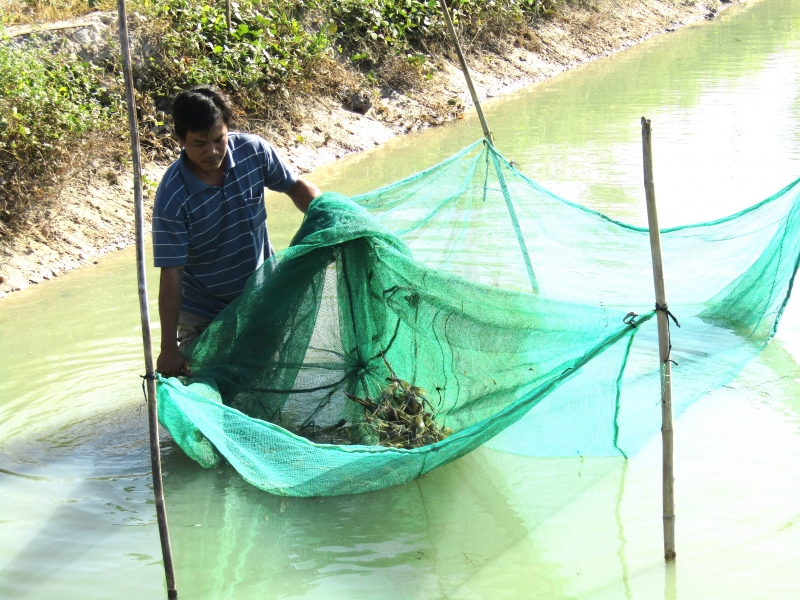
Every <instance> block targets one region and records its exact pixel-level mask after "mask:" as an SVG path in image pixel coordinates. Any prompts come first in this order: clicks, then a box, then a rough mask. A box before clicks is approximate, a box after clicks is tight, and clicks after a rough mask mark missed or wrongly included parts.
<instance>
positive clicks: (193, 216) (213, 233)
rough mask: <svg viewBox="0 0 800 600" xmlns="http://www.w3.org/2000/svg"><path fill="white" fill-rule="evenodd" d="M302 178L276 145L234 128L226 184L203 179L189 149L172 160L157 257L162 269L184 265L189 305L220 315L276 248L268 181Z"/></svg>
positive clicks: (159, 209) (158, 207)
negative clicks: (268, 205) (271, 234)
mask: <svg viewBox="0 0 800 600" xmlns="http://www.w3.org/2000/svg"><path fill="white" fill-rule="evenodd" d="M295 181H297V178H296V177H295V175H294V174H293V173H292V172H291V171H290V170H289V168H288V167H287V166H286V165H285V164H284V163H283V162H282V161H281V159H280V158H279V157H278V155H277V153H276V152H275V149H274V148H273V147H272V146H270V145H269V144H268V143H267V142H266V141H264V140H263V139H261V138H260V137H258V136H256V135H251V134H246V133H229V134H228V150H227V152H226V153H225V162H224V169H223V183H222V186H209V185H207V184H205V183H203V182H201V181H200V180H199V179H198V178H197V177H196V176H195V175H194V174H193V173H192V172H191V170H190V169H189V165H188V163H187V160H186V157H185V154H184V153H183V152H182V153H181V157H180V158H179V159H178V160H176V161H175V162H174V163H172V164H171V165H170V166H169V168H168V169H167V171H166V173H165V174H164V178H163V179H162V180H161V184H160V185H159V186H158V191H157V192H156V201H155V206H154V207H153V257H154V262H155V266H156V267H181V266H182V267H184V270H183V303H182V306H181V308H182V310H184V311H186V312H189V313H192V314H195V315H199V316H202V317H206V318H209V319H213V318H214V317H215V316H216V315H217V314H218V313H219V312H220V311H221V310H222V309H223V308H225V306H227V305H228V304H229V303H230V302H231V301H232V300H233V299H234V298H236V297H237V296H238V295H239V294H241V293H242V290H243V289H244V285H245V283H246V282H247V279H248V278H249V277H250V275H252V274H253V272H254V271H255V270H256V269H257V268H258V267H259V266H260V265H261V263H262V262H263V261H264V258H265V256H267V257H268V256H270V255H271V254H272V253H273V250H272V246H270V243H269V233H268V232H267V212H266V209H265V208H264V187H265V186H266V187H268V188H269V189H271V190H274V191H276V192H285V191H287V190H288V189H289V188H290V187H292V185H294V183H295Z"/></svg>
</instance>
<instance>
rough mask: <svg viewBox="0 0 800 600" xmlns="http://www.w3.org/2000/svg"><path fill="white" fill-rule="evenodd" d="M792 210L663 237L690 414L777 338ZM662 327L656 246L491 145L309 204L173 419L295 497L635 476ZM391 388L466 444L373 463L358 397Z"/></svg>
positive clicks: (223, 328) (375, 449)
mask: <svg viewBox="0 0 800 600" xmlns="http://www.w3.org/2000/svg"><path fill="white" fill-rule="evenodd" d="M798 192H800V186H798V182H795V183H793V184H792V185H790V186H788V187H787V188H786V189H784V190H782V191H781V192H780V193H778V194H776V195H775V196H773V197H771V198H768V199H767V200H765V201H763V202H761V203H760V204H758V205H756V206H754V207H752V208H750V209H748V210H746V211H743V212H742V213H739V214H736V215H734V216H731V217H729V218H726V219H721V220H718V221H714V222H710V223H702V224H698V225H691V226H687V227H680V228H674V229H667V230H663V231H662V245H663V254H664V264H665V274H666V281H667V294H668V298H669V300H670V310H671V311H672V312H673V313H674V314H675V315H676V316H677V318H678V319H679V320H680V324H681V327H680V328H677V327H675V326H674V325H673V327H672V338H671V341H672V353H671V359H672V360H673V361H674V362H675V363H677V365H676V366H675V367H674V371H673V373H674V375H673V376H674V381H673V401H674V402H675V410H676V412H677V413H680V412H681V411H682V410H684V409H685V408H686V406H688V405H689V404H690V403H691V402H693V401H694V400H696V399H697V398H699V397H700V396H702V395H703V394H704V393H706V392H708V391H710V390H713V389H715V388H717V387H719V386H721V385H724V384H725V383H726V382H728V381H730V380H731V379H732V378H733V377H734V376H735V375H736V374H737V373H738V372H739V370H740V369H741V368H742V367H743V366H744V365H745V364H746V363H747V361H748V360H750V359H751V358H752V357H753V356H754V355H755V354H756V353H757V352H758V351H759V350H760V349H761V348H763V346H764V345H765V344H766V343H767V342H768V341H769V339H770V338H771V337H772V335H774V332H775V328H776V327H777V324H778V320H779V318H780V315H781V312H782V311H783V308H784V307H785V305H786V302H787V301H788V297H789V293H790V291H791V287H792V282H793V279H794V276H795V273H796V271H797V266H798V257H800V230H799V229H798V220H800V214H799V213H798V211H800V208H798V204H799V202H798V196H799V194H798ZM653 305H654V302H653V281H652V270H651V259H650V249H649V238H648V232H647V230H646V229H642V228H638V227H632V226H630V225H626V224H623V223H619V222H617V221H614V220H612V219H609V218H608V217H605V216H603V215H601V214H599V213H596V212H593V211H591V210H588V209H586V208H583V207H581V206H578V205H575V204H572V203H570V202H568V201H565V200H563V199H561V198H559V197H557V196H555V195H553V194H552V193H550V192H548V191H547V190H545V189H543V188H542V187H540V186H538V185H537V184H536V183H535V182H533V181H531V180H529V179H528V178H526V177H525V176H524V175H522V174H521V173H520V172H519V171H517V170H516V169H515V168H514V167H512V166H511V164H509V163H508V162H507V161H506V160H505V159H504V158H503V157H502V156H501V155H500V154H498V153H497V152H496V150H495V149H494V148H492V147H491V146H489V145H488V144H486V143H484V142H478V143H475V144H473V145H471V146H469V147H467V148H465V149H464V150H462V151H461V152H460V153H458V154H457V155H455V156H453V157H451V158H450V159H448V160H446V161H445V162H443V163H441V164H439V165H437V166H435V167H432V168H431V169H428V170H426V171H424V172H422V173H418V174H417V175H415V176H413V177H410V178H407V179H404V180H402V181H399V182H397V183H395V184H392V185H390V186H387V187H384V188H381V189H378V190H376V191H374V192H371V193H369V194H364V195H361V196H357V197H353V198H346V197H344V196H341V195H338V194H333V193H327V194H324V195H323V196H321V197H319V198H317V199H315V200H314V202H313V203H312V204H311V206H310V208H309V210H308V212H307V214H306V216H305V219H304V221H303V224H302V226H301V228H300V230H299V231H298V232H297V234H296V236H295V238H294V239H293V241H292V244H291V246H290V247H289V248H288V249H286V250H285V251H283V252H281V253H279V254H277V255H276V256H274V257H272V258H271V259H270V260H268V261H267V262H266V263H265V264H264V265H263V266H262V267H261V268H260V269H259V270H258V271H257V272H256V273H255V274H254V275H253V276H252V277H251V279H250V281H249V282H248V284H247V287H246V289H245V291H244V293H243V294H242V295H241V297H240V298H239V299H237V300H236V301H235V302H233V303H232V304H231V305H230V306H228V307H227V308H226V309H225V310H224V311H223V312H222V313H221V314H220V315H219V316H218V317H217V318H216V319H215V320H214V321H213V322H212V324H211V326H210V327H209V328H208V330H207V331H206V332H204V334H203V335H202V336H201V337H200V338H199V339H198V341H197V342H196V344H195V345H194V347H193V348H192V349H191V352H190V356H189V360H190V362H191V365H192V370H193V373H194V376H193V378H192V379H191V380H178V379H174V378H172V379H162V380H161V381H160V384H159V390H158V398H159V417H160V420H161V423H162V424H163V425H164V426H165V427H166V428H167V429H168V430H169V431H170V433H171V434H172V436H173V438H174V439H175V441H176V442H177V443H178V444H179V445H180V446H181V448H183V450H184V451H185V452H186V453H187V454H188V455H189V456H191V457H192V458H193V459H195V460H197V461H198V462H199V463H200V464H201V465H203V466H205V467H211V466H214V465H217V464H218V463H219V462H220V460H221V459H222V458H223V457H224V459H225V460H227V461H228V462H229V463H230V464H231V465H232V466H233V467H234V468H235V469H236V470H237V471H238V472H239V473H240V474H241V475H242V477H244V478H245V479H246V480H247V481H249V482H250V483H252V484H253V485H255V486H257V487H259V488H261V489H264V490H267V491H269V492H272V493H275V494H283V495H294V496H322V495H334V494H348V493H357V492H364V491H369V490H375V489H380V488H383V487H387V486H390V485H395V484H399V483H403V482H405V481H408V480H410V479H413V478H415V477H418V476H419V475H422V474H424V473H426V472H428V471H430V470H431V469H434V468H436V467H437V466H439V465H442V464H445V463H447V462H449V461H452V460H454V459H456V458H458V457H460V456H462V455H464V454H466V453H467V452H470V451H471V450H473V449H474V448H476V447H477V446H479V445H481V444H484V443H488V444H489V445H490V446H492V447H494V448H497V449H501V450H505V451H508V452H513V453H517V454H523V455H531V456H576V455H599V456H605V455H623V456H627V455H629V454H631V453H633V452H636V451H637V450H638V449H639V448H641V446H642V445H643V444H644V443H645V442H646V441H647V440H648V439H649V438H651V437H652V435H653V434H654V433H655V432H657V431H658V429H659V427H660V415H661V409H660V386H661V383H660V381H661V370H660V364H659V358H658V344H657V335H656V327H655V319H652V317H653V315H654V312H653V308H654V306H653ZM631 312H634V313H639V314H638V315H637V316H636V317H634V318H631V315H629V313H631ZM394 376H396V378H397V379H400V380H404V381H405V382H407V383H406V384H405V385H408V386H410V385H413V386H416V387H419V388H424V390H425V392H424V398H425V399H426V400H425V403H426V406H428V409H429V414H430V416H431V417H432V419H433V420H434V421H435V423H436V424H437V425H438V426H439V427H440V428H441V429H442V430H446V431H448V432H449V431H450V430H452V433H451V434H449V435H448V436H447V437H444V439H438V440H427V442H428V443H425V444H424V445H419V446H418V447H412V448H406V447H386V446H380V445H377V444H378V441H379V440H378V435H377V432H376V428H377V426H376V423H375V422H371V421H370V419H369V412H370V411H369V410H367V409H365V408H364V407H363V406H362V405H360V404H358V403H356V402H354V401H353V400H352V399H350V398H348V394H349V395H353V396H356V397H359V398H362V399H363V398H371V399H376V398H380V397H381V394H382V391H383V390H385V389H386V387H387V378H392V377H394ZM401 385H402V384H401ZM343 431H347V432H349V434H348V435H349V438H348V439H347V440H345V439H339V438H336V437H335V436H333V437H328V438H326V435H328V436H332V435H333V434H331V432H343ZM326 440H327V441H331V440H335V441H337V443H324V442H325V441H326Z"/></svg>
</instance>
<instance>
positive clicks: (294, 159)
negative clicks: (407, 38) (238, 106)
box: [0, 0, 731, 298]
mask: <svg viewBox="0 0 800 600" xmlns="http://www.w3.org/2000/svg"><path fill="white" fill-rule="evenodd" d="M729 4H731V3H730V2H725V3H720V2H718V0H702V1H699V2H695V3H689V2H686V1H681V0H648V1H645V0H598V1H596V2H590V3H579V4H560V5H559V6H558V8H557V10H556V11H555V13H554V14H552V15H550V17H549V18H547V19H543V20H540V21H537V22H536V23H535V24H533V25H532V26H530V27H526V28H523V29H520V28H517V29H516V30H509V32H507V33H506V34H504V35H502V36H499V37H498V38H497V39H496V40H494V41H493V43H491V44H488V45H487V44H485V43H484V45H482V46H481V47H477V46H471V45H470V44H469V43H467V44H466V46H467V47H466V49H467V55H468V63H469V66H470V69H471V72H472V75H473V79H474V82H475V84H476V88H477V91H478V95H479V97H480V98H481V99H488V98H492V97H496V96H499V95H503V94H508V93H511V92H513V91H515V90H518V89H521V88H523V87H525V86H528V85H530V84H532V83H534V82H536V81H539V80H542V79H545V78H548V77H552V76H555V75H557V74H558V73H560V72H563V71H565V70H567V69H571V68H574V67H577V66H579V65H581V64H584V63H586V62H588V61H591V60H594V59H596V58H599V57H603V56H607V55H609V54H612V53H614V52H617V51H620V50H624V49H625V48H628V47H630V46H632V45H635V44H637V43H639V42H641V41H643V40H645V39H648V38H649V37H652V36H654V35H659V34H666V33H668V32H671V31H674V30H676V29H678V28H680V27H682V26H685V25H688V24H691V23H696V22H700V21H703V20H710V19H713V18H714V16H715V15H716V14H717V12H718V11H719V10H720V9H722V8H724V7H725V6H727V5H729ZM115 27H116V24H115V15H114V14H113V13H102V12H99V13H93V14H90V15H86V16H84V17H81V18H79V19H76V20H73V21H69V22H62V23H55V24H49V25H39V26H33V27H31V26H30V25H20V26H17V27H16V28H14V27H8V28H7V34H9V35H11V36H14V37H16V38H19V39H20V40H23V41H24V40H25V39H27V38H28V37H30V34H31V32H32V31H35V30H37V29H38V30H39V31H43V30H44V29H50V30H51V34H52V35H58V36H59V37H60V38H62V39H63V40H64V42H63V43H68V44H71V45H72V46H73V47H74V49H75V52H76V54H78V55H80V56H83V57H85V58H86V59H87V60H88V59H91V58H92V56H95V55H102V54H103V53H108V52H111V51H113V48H110V47H109V45H108V43H107V42H104V40H108V39H113V36H114V35H116V33H115ZM26 28H27V29H26ZM141 48H142V46H140V49H141ZM143 51H146V48H144V50H143ZM406 66H407V63H403V64H402V65H400V66H398V73H396V74H394V77H392V76H388V77H385V78H384V80H383V81H382V82H381V84H380V85H378V84H377V83H375V82H374V81H373V80H371V74H370V73H368V72H367V73H365V72H364V70H363V69H359V68H358V65H356V64H350V63H342V62H341V61H340V62H338V63H337V62H336V61H332V60H330V61H320V62H319V63H317V66H316V71H315V72H314V73H312V74H311V75H310V77H309V80H308V81H309V83H308V84H307V85H305V86H303V85H295V86H292V87H291V88H290V89H288V90H281V93H283V94H284V100H285V103H286V104H285V105H286V106H288V107H289V112H288V113H286V112H284V113H283V117H282V118H276V119H271V120H259V119H247V118H246V116H244V117H241V118H240V119H239V123H238V125H240V128H245V129H249V130H252V131H255V132H257V133H259V134H260V135H262V136H263V137H265V138H266V139H267V140H269V141H270V142H271V143H272V144H273V145H274V146H275V147H276V148H278V149H279V151H280V152H281V154H282V155H283V156H284V157H285V158H286V159H287V160H288V161H289V162H290V164H292V165H293V167H294V168H295V169H296V170H297V171H298V172H300V173H306V172H308V171H311V170H313V169H314V168H316V167H318V166H321V165H324V164H326V163H329V162H332V161H335V160H337V159H338V158H341V157H343V156H345V155H347V154H350V153H353V152H358V151H360V150H364V149H367V148H372V147H375V146H377V145H380V144H382V143H384V142H385V141H387V140H388V139H390V138H392V137H394V136H397V135H403V134H405V133H408V132H411V131H419V130H421V129H425V128H427V127H431V126H437V125H441V124H443V123H446V122H448V121H450V120H454V119H458V118H463V115H464V113H465V111H469V110H471V109H472V101H471V99H470V95H469V92H468V90H467V87H466V84H465V82H464V78H463V75H462V73H461V70H460V68H459V67H458V63H457V60H456V56H455V53H454V52H450V51H448V50H443V51H441V52H438V53H436V52H431V53H430V55H429V57H428V60H427V62H426V68H425V72H424V77H419V79H418V80H416V81H409V80H408V73H407V71H404V70H403V69H404V68H405V67H406ZM390 75H391V74H390ZM387 81H388V82H394V83H395V85H394V86H391V85H388V86H387V84H386V82H387ZM326 86H327V87H326ZM322 88H325V89H322ZM287 115H289V116H288V117H287ZM156 138H158V139H159V140H160V143H159V144H158V145H157V146H156V145H152V148H153V151H151V152H149V153H147V155H148V156H149V159H150V160H148V162H147V164H146V165H145V168H144V172H145V180H144V192H145V198H146V203H147V205H146V214H148V215H149V211H150V209H151V208H152V200H153V197H154V194H155V188H156V185H157V182H158V181H159V179H160V177H161V174H162V173H163V171H164V169H166V167H167V165H168V164H169V163H170V162H171V160H174V159H175V157H177V155H178V151H179V148H178V145H177V143H176V142H174V141H172V140H171V139H170V136H169V128H168V124H167V125H165V124H163V123H162V122H160V121H159V122H153V123H151V124H150V125H149V126H147V124H145V127H144V130H143V140H144V143H145V144H150V141H149V140H155V139H156ZM128 156H129V149H128V150H127V152H126V151H125V145H124V140H119V139H117V140H114V141H113V143H110V142H109V140H108V138H107V137H104V136H103V135H98V136H97V137H96V139H94V140H93V138H92V136H89V138H88V140H87V141H86V142H85V143H83V144H82V146H81V147H80V148H76V149H75V150H74V154H73V156H72V157H71V160H72V163H70V166H69V168H68V169H67V170H66V171H65V173H64V174H63V175H62V176H61V177H60V178H59V179H58V181H55V180H54V181H53V182H48V181H42V182H41V186H42V187H44V188H45V189H46V190H47V193H48V194H49V202H48V206H47V210H46V211H45V212H44V213H43V214H42V216H41V218H40V219H39V222H38V223H37V225H36V226H34V227H29V228H27V229H26V230H24V231H22V232H20V233H18V234H16V235H13V236H5V237H3V238H2V241H1V243H2V253H0V298H2V297H3V296H5V295H6V294H8V293H10V292H12V291H17V290H21V289H24V288H26V287H28V286H30V285H34V284H40V283H42V282H44V281H46V280H49V279H52V278H54V277H58V276H61V275H62V274H63V273H65V272H67V271H69V270H71V269H74V268H77V267H79V266H81V265H84V264H87V263H92V262H96V260H97V258H98V257H99V256H100V255H102V254H104V253H106V252H109V251H112V250H116V249H121V248H124V247H126V246H127V245H130V244H132V243H133V241H134V225H133V192H132V186H133V182H132V172H131V165H130V160H129V158H128ZM6 167H8V165H6ZM148 221H149V219H148Z"/></svg>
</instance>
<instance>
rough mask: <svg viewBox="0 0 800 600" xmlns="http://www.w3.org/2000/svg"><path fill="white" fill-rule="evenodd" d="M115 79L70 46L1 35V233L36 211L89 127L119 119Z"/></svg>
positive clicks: (94, 128)
mask: <svg viewBox="0 0 800 600" xmlns="http://www.w3.org/2000/svg"><path fill="white" fill-rule="evenodd" d="M122 109H123V106H122V98H121V97H120V95H119V83H118V81H117V80H116V79H114V78H113V77H112V78H109V76H108V75H107V74H106V73H105V71H104V70H103V69H102V68H100V67H98V66H95V65H93V64H91V63H88V62H85V61H82V60H81V59H79V58H78V57H77V56H75V55H74V54H70V53H67V52H57V53H52V52H50V51H49V50H48V49H47V48H45V47H43V46H36V45H34V44H30V45H27V46H26V47H25V49H24V51H23V50H22V49H20V48H18V47H15V46H13V45H11V44H10V43H9V41H8V40H7V39H3V40H2V41H0V177H1V178H2V186H0V234H6V233H7V232H8V230H9V228H11V227H13V226H14V225H16V224H17V223H18V222H19V221H20V220H21V219H25V220H30V219H35V218H37V217H38V215H37V214H36V211H35V206H36V205H37V204H38V203H39V199H38V198H37V195H38V194H37V192H39V191H43V190H44V189H45V188H47V187H48V183H49V180H51V179H52V177H53V175H54V174H56V173H58V172H59V171H61V170H63V167H65V166H67V165H68V164H69V163H71V157H70V152H71V150H73V149H74V147H75V145H76V142H77V141H78V140H80V139H81V138H83V137H84V136H86V135H87V133H89V132H103V131H107V130H109V129H110V128H113V127H115V126H117V125H116V122H117V121H119V120H120V118H119V115H120V112H121V111H122Z"/></svg>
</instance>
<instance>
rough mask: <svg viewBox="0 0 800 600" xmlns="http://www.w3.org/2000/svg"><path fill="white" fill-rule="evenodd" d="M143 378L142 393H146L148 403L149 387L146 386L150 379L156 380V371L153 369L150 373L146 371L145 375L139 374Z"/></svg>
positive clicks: (145, 398) (145, 399) (145, 397)
mask: <svg viewBox="0 0 800 600" xmlns="http://www.w3.org/2000/svg"><path fill="white" fill-rule="evenodd" d="M139 377H141V378H142V394H143V395H144V401H145V403H147V388H146V387H145V386H146V384H147V382H148V381H156V379H157V377H156V373H155V371H152V372H150V373H145V374H144V375H139Z"/></svg>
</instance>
